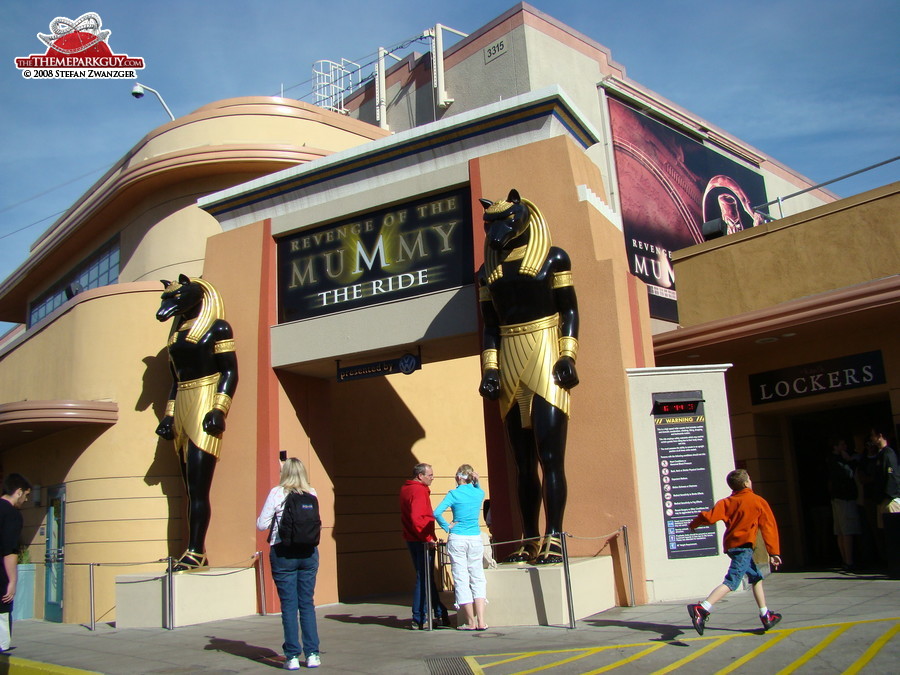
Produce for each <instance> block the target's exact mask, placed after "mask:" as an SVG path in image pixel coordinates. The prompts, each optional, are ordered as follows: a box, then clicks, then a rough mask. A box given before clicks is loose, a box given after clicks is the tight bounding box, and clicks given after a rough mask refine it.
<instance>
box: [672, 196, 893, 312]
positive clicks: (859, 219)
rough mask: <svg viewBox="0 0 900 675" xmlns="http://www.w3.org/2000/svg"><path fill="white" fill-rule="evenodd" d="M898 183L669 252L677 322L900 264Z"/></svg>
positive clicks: (836, 284) (869, 276)
mask: <svg viewBox="0 0 900 675" xmlns="http://www.w3.org/2000/svg"><path fill="white" fill-rule="evenodd" d="M898 233H900V183H892V184H890V185H885V186H884V187H881V188H877V189H875V190H870V191H869V192H864V193H862V194H860V195H856V196H855V197H850V198H847V199H842V200H840V201H838V202H834V203H832V204H826V205H824V206H820V207H817V208H814V209H811V210H809V211H805V212H803V213H800V214H797V215H794V216H789V217H787V218H784V219H782V220H776V221H773V222H771V223H768V224H766V225H761V226H757V227H754V228H752V229H750V230H745V231H743V232H738V233H736V234H732V235H729V236H727V237H722V238H719V239H714V240H712V241H709V242H706V243H703V244H698V245H697V246H692V247H690V248H687V249H683V250H681V251H676V252H674V253H673V256H672V259H673V261H674V263H675V276H676V278H677V279H678V299H679V302H678V312H679V321H680V323H681V324H682V325H683V326H693V325H697V324H701V323H706V322H708V321H714V320H716V319H722V318H725V317H730V316H736V315H739V314H743V313H745V312H750V311H753V310H758V309H764V308H766V307H771V306H773V305H777V304H779V303H782V302H786V301H788V300H792V299H794V298H802V297H805V296H809V295H814V294H816V293H823V292H825V291H830V290H834V289H838V288H844V287H847V286H852V285H854V284H859V283H864V282H867V281H871V280H873V279H880V278H882V277H886V276H889V275H892V274H897V273H898V271H900V266H898V262H897V261H898V260H900V234H898Z"/></svg>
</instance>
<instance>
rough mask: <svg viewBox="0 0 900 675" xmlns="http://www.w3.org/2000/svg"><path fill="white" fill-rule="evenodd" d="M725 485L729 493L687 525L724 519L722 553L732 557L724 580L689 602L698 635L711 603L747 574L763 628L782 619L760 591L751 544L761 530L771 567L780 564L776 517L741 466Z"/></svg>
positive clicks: (760, 582)
mask: <svg viewBox="0 0 900 675" xmlns="http://www.w3.org/2000/svg"><path fill="white" fill-rule="evenodd" d="M726 480H727V481H728V487H730V488H731V496H730V497H726V498H725V499H720V500H719V501H717V502H716V505H715V506H713V508H712V510H710V511H703V512H702V513H701V514H700V515H698V516H697V517H696V518H694V519H693V520H692V521H691V523H690V525H688V527H689V528H691V529H692V530H693V529H695V528H697V527H699V526H701V525H712V524H713V523H716V522H718V521H720V520H722V521H724V522H725V537H724V541H723V547H724V549H725V553H727V554H728V557H729V558H731V566H730V567H729V568H728V573H727V574H726V575H725V581H723V582H722V583H721V584H720V585H718V586H716V587H715V588H714V589H713V590H712V593H710V594H709V596H708V597H707V598H706V600H703V601H702V602H699V603H697V604H695V605H688V606H687V609H688V614H690V616H691V621H692V622H693V624H694V628H695V629H696V630H697V632H698V633H699V634H700V635H703V629H704V628H705V627H706V621H707V619H709V614H710V611H711V610H712V606H713V605H714V604H715V603H717V602H718V601H719V600H721V599H722V598H724V597H725V596H726V595H728V593H729V592H730V591H736V590H737V588H738V586H740V585H741V579H743V578H744V575H745V574H746V575H747V580H748V581H749V582H750V585H751V586H752V587H753V597H754V599H755V600H756V604H757V605H759V619H760V621H762V625H763V630H769V629H770V628H771V627H772V626H774V625H775V624H776V623H778V622H779V621H781V614H778V613H776V612H771V611H769V609H768V608H767V607H766V596H765V594H764V593H763V584H762V581H763V578H762V575H761V574H760V573H759V570H758V569H757V567H756V563H755V562H753V545H754V544H755V543H756V533H757V531H760V532H762V536H763V542H764V543H765V545H766V551H768V553H769V556H770V558H769V560H770V563H771V565H772V568H773V569H777V568H778V566H779V565H780V564H781V557H780V556H779V555H778V551H779V548H778V526H777V525H776V524H775V516H774V515H772V509H771V508H770V507H769V503H768V502H767V501H766V500H765V499H763V498H762V497H760V496H759V495H756V494H754V493H753V483H752V481H751V480H750V476H749V475H748V474H747V472H746V471H745V470H744V469H736V470H735V471H732V472H731V473H729V474H728V477H727V478H726Z"/></svg>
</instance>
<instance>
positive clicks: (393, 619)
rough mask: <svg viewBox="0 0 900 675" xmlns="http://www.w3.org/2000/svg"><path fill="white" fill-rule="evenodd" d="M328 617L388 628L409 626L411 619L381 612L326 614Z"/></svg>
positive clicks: (406, 627) (344, 621)
mask: <svg viewBox="0 0 900 675" xmlns="http://www.w3.org/2000/svg"><path fill="white" fill-rule="evenodd" d="M324 618H326V619H333V620H334V621H341V622H343V623H358V624H360V625H373V624H377V625H380V626H386V627H387V628H403V629H408V628H409V619H401V618H400V617H398V616H394V615H389V614H381V615H376V616H357V615H355V614H326V615H325V617H324Z"/></svg>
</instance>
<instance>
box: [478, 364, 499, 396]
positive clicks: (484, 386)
mask: <svg viewBox="0 0 900 675" xmlns="http://www.w3.org/2000/svg"><path fill="white" fill-rule="evenodd" d="M478 393H479V394H481V395H482V396H483V397H484V398H486V399H487V400H488V401H496V400H497V399H498V398H500V371H499V370H497V369H496V368H488V369H487V370H485V371H484V375H483V376H482V377H481V386H480V387H478Z"/></svg>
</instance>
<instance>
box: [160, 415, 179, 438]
mask: <svg viewBox="0 0 900 675" xmlns="http://www.w3.org/2000/svg"><path fill="white" fill-rule="evenodd" d="M174 427H175V418H174V417H172V416H171V415H166V416H165V417H163V418H162V421H161V422H160V423H159V426H158V427H156V434H157V435H158V436H162V437H163V438H165V439H166V440H167V441H171V440H172V439H173V438H175V429H174Z"/></svg>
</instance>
